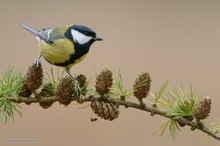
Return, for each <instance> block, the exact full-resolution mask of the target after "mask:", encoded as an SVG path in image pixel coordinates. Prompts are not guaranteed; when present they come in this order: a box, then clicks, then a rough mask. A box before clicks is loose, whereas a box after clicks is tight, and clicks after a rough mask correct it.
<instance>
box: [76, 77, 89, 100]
mask: <svg viewBox="0 0 220 146" xmlns="http://www.w3.org/2000/svg"><path fill="white" fill-rule="evenodd" d="M76 80H77V82H78V84H79V87H80V90H81V91H80V93H81V94H82V95H84V96H85V95H86V93H87V91H88V90H87V88H88V82H87V79H86V76H85V75H83V74H79V75H77V76H76Z"/></svg>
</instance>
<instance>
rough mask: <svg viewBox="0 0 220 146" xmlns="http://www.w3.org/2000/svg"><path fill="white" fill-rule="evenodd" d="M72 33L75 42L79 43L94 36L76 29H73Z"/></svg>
mask: <svg viewBox="0 0 220 146" xmlns="http://www.w3.org/2000/svg"><path fill="white" fill-rule="evenodd" d="M71 34H72V36H73V40H74V42H78V43H79V44H85V43H87V42H89V41H90V40H91V39H92V37H90V36H86V35H84V34H82V33H80V32H79V31H77V30H74V29H72V30H71Z"/></svg>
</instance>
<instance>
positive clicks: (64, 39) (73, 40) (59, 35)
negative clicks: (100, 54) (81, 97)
mask: <svg viewBox="0 0 220 146" xmlns="http://www.w3.org/2000/svg"><path fill="white" fill-rule="evenodd" d="M19 26H20V27H22V28H23V29H25V30H27V31H29V32H30V33H32V34H33V35H34V36H35V37H36V38H37V40H38V47H39V50H40V54H41V55H40V56H39V57H38V58H37V59H36V61H35V63H36V65H38V64H39V63H40V58H41V57H42V56H43V57H44V59H45V60H46V61H47V62H49V63H50V64H52V65H56V66H61V67H65V70H66V72H67V73H68V75H69V76H70V77H71V78H72V79H73V81H74V84H75V90H76V93H77V94H78V86H77V81H76V79H75V77H74V76H72V75H71V73H70V68H71V67H72V66H73V65H75V64H77V63H79V62H80V61H82V60H83V59H84V58H85V57H86V55H87V53H88V52H89V49H90V46H91V45H92V44H93V43H94V42H95V41H102V38H99V37H97V35H96V33H95V32H94V31H93V30H92V29H91V28H89V27H86V26H82V25H67V26H61V27H57V28H53V29H52V28H48V29H42V30H39V31H38V30H35V29H33V28H31V27H29V26H26V25H24V24H19Z"/></svg>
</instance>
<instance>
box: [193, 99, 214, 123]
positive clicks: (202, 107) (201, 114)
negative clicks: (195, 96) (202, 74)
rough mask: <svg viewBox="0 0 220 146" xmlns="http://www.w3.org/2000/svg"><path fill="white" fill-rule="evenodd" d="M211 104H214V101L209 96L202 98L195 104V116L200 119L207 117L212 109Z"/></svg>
mask: <svg viewBox="0 0 220 146" xmlns="http://www.w3.org/2000/svg"><path fill="white" fill-rule="evenodd" d="M211 104H212V101H211V99H210V98H209V97H208V96H207V97H205V98H203V99H202V100H200V101H199V102H198V103H197V104H196V105H195V108H194V111H193V115H194V117H195V118H196V119H197V120H198V121H200V120H203V119H205V118H207V117H208V116H209V113H210V111H211Z"/></svg>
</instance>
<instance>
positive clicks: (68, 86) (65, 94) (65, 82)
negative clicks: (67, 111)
mask: <svg viewBox="0 0 220 146" xmlns="http://www.w3.org/2000/svg"><path fill="white" fill-rule="evenodd" d="M74 93H75V90H74V83H73V80H72V78H70V77H65V78H63V79H62V80H61V81H60V83H59V85H58V87H57V92H56V96H57V98H58V101H59V103H60V104H64V105H66V106H67V105H68V104H70V103H71V102H72V101H73V100H74Z"/></svg>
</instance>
